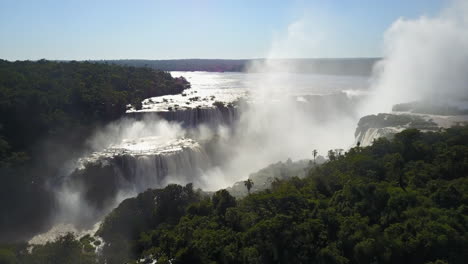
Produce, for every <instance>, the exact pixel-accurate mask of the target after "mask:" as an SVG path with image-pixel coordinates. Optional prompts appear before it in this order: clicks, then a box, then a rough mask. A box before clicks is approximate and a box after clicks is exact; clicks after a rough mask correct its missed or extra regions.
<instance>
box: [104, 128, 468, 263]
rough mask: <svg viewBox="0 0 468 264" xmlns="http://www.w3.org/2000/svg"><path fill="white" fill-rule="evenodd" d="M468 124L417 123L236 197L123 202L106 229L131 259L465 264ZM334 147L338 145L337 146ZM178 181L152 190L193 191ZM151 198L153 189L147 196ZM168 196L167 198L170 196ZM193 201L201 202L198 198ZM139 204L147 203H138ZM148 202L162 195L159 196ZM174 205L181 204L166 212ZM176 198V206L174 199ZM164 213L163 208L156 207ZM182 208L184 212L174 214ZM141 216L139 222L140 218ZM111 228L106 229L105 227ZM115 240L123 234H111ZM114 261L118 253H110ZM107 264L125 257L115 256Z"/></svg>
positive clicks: (221, 193) (222, 194)
mask: <svg viewBox="0 0 468 264" xmlns="http://www.w3.org/2000/svg"><path fill="white" fill-rule="evenodd" d="M467 133H468V127H455V128H451V129H448V130H447V131H446V132H443V133H420V132H419V131H416V130H408V131H404V132H403V133H400V134H398V135H397V136H395V139H394V140H393V141H389V140H387V139H381V140H377V141H376V142H375V144H374V145H373V146H370V147H366V148H361V147H357V148H354V149H351V150H350V151H349V152H348V153H345V154H343V155H335V158H334V160H333V161H329V162H327V163H325V164H323V165H321V166H318V167H312V168H311V170H310V171H309V176H308V177H306V178H304V179H300V178H297V177H292V178H291V179H288V180H276V181H274V182H273V183H272V188H271V189H270V190H265V191H263V192H257V193H253V194H251V195H249V196H247V197H245V198H243V199H240V200H237V201H236V200H235V199H234V198H233V197H232V196H230V195H229V193H228V192H226V191H225V190H221V191H218V192H216V193H215V194H213V195H212V197H211V199H210V198H207V197H204V196H202V195H198V196H194V198H193V199H183V200H180V199H177V198H176V197H189V196H184V195H176V196H174V195H169V196H168V197H172V198H171V199H165V200H157V201H158V202H157V203H154V202H152V203H148V204H146V205H145V206H141V205H137V204H139V203H141V199H142V197H141V195H140V196H139V197H138V198H136V199H130V200H127V201H125V202H124V203H122V204H121V205H120V206H119V208H117V209H116V210H115V211H114V212H113V213H112V214H111V215H110V216H109V217H108V218H107V219H106V221H105V222H104V224H103V226H102V227H101V230H108V228H109V226H115V225H114V224H110V222H122V221H124V222H125V221H126V220H125V219H126V217H125V216H122V215H121V210H122V207H128V205H129V204H130V203H135V204H134V205H133V206H131V210H130V211H131V212H132V213H131V214H129V216H128V217H130V215H131V216H132V218H133V220H132V221H141V219H142V217H141V216H140V215H139V214H142V213H145V212H148V213H149V212H151V213H152V215H153V217H156V218H157V219H159V220H156V218H154V219H153V220H151V221H148V222H147V224H146V225H144V226H139V227H138V224H137V225H135V224H133V223H131V222H130V223H129V222H125V223H126V224H125V227H127V228H129V227H130V228H136V227H138V228H136V230H135V231H132V232H125V231H123V230H125V229H122V230H121V229H119V228H112V231H111V233H112V235H113V236H116V237H118V236H120V239H122V238H123V239H125V240H126V241H129V242H128V243H129V245H131V248H127V250H131V251H132V256H131V257H132V258H134V259H137V258H138V259H140V258H144V259H147V260H148V261H150V260H151V259H157V260H158V261H161V262H162V263H167V262H168V261H170V262H171V263H421V264H424V263H464V262H465V260H466V259H467V258H468V255H467V251H466V248H467V246H468V232H467V231H468V224H467V223H468V206H467V203H468V178H467V176H468V167H467V163H468V149H467V147H466V146H467V145H468V144H467V143H468V137H465V136H462V135H467ZM334 154H336V153H335V151H334ZM182 189H183V187H180V186H179V187H175V186H169V187H168V188H166V189H163V190H157V191H149V193H153V195H155V193H161V194H160V195H162V193H165V195H167V194H169V193H172V192H173V191H174V190H179V191H177V192H176V193H184V192H183V191H182ZM143 195H144V194H143ZM165 195H162V196H165ZM189 200H192V201H191V202H189ZM139 201H140V202H139ZM149 201H154V199H150V200H149ZM161 203H168V204H169V207H170V208H172V210H167V211H166V210H160V208H161V206H163V205H161ZM174 203H175V204H174ZM156 212H158V213H156ZM173 214H175V215H173ZM138 219H140V220H138ZM101 232H103V231H101ZM105 239H106V241H107V242H110V243H111V244H112V243H115V242H117V241H116V240H115V239H110V240H108V238H105ZM105 257H106V258H108V260H109V259H112V255H108V254H107V253H106V254H105ZM108 263H118V261H115V262H108Z"/></svg>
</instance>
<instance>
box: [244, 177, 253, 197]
mask: <svg viewBox="0 0 468 264" xmlns="http://www.w3.org/2000/svg"><path fill="white" fill-rule="evenodd" d="M244 185H245V187H246V188H247V192H248V193H249V194H250V189H252V186H253V185H254V183H253V181H252V180H251V179H248V180H246V181H244Z"/></svg>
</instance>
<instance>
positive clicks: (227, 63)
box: [95, 58, 379, 76]
mask: <svg viewBox="0 0 468 264" xmlns="http://www.w3.org/2000/svg"><path fill="white" fill-rule="evenodd" d="M378 60H379V58H350V59H268V67H251V66H255V65H262V64H264V63H265V62H266V61H267V59H250V60H223V59H182V60H104V61H95V62H98V63H106V64H116V65H125V66H133V67H147V68H152V69H158V70H163V71H208V72H245V71H254V72H261V71H264V70H269V71H280V72H282V71H285V70H287V71H289V72H300V73H314V74H330V75H364V76H369V75H371V74H372V69H373V67H374V64H375V63H376V62H377V61H378Z"/></svg>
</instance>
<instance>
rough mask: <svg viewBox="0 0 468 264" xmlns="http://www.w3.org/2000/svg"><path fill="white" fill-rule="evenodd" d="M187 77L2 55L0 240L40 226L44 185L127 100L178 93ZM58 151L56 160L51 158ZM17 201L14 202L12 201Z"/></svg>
mask: <svg viewBox="0 0 468 264" xmlns="http://www.w3.org/2000/svg"><path fill="white" fill-rule="evenodd" d="M188 87H190V84H189V83H188V82H187V81H186V80H185V79H184V78H182V77H181V78H173V77H172V76H171V75H170V73H168V72H164V71H159V70H153V69H149V68H135V67H124V66H118V65H106V64H98V63H91V62H75V61H71V62H54V61H46V60H39V61H16V62H9V61H5V60H0V175H1V184H0V210H1V211H2V212H8V213H4V214H2V216H1V217H0V234H1V235H0V242H3V240H5V239H6V240H8V239H10V238H13V237H15V238H18V237H21V233H23V232H24V233H25V234H29V233H31V232H37V229H38V228H39V227H41V226H42V225H43V224H44V223H45V222H47V221H48V220H47V217H48V216H49V214H50V212H51V210H53V206H54V205H53V197H52V194H51V193H50V191H48V190H46V189H45V187H44V183H45V182H46V181H47V180H51V179H52V178H53V177H55V176H56V174H57V171H58V170H59V169H60V167H61V166H63V163H64V162H65V161H66V160H67V159H69V158H71V157H72V155H73V154H74V153H75V152H76V153H79V152H80V151H79V150H80V148H81V147H83V145H84V142H85V139H86V138H88V136H89V135H90V134H91V133H92V132H93V131H94V129H96V127H98V126H102V125H105V124H107V123H109V122H110V121H113V120H116V119H118V118H120V117H122V116H123V115H124V114H125V112H126V110H127V108H128V104H131V105H133V107H134V108H137V109H138V108H141V101H142V100H143V99H145V98H148V97H153V96H160V95H168V94H177V93H181V92H182V91H183V90H184V89H186V88H188ZM51 157H53V159H54V160H49V159H50V158H51ZM12 201H14V202H12Z"/></svg>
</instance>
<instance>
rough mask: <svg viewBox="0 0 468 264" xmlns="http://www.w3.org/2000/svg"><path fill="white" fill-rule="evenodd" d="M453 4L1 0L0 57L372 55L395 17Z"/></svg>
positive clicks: (440, 0)
mask: <svg viewBox="0 0 468 264" xmlns="http://www.w3.org/2000/svg"><path fill="white" fill-rule="evenodd" d="M447 1H448V0H361V1H358V0H315V1H313V0H310V1H286V0H278V1H276V0H265V1H263V0H232V1H220V0H185V1H182V0H141V1H139V0H134V1H130V0H127V1H124V0H112V1H104V0H74V1H73V0H69V1H67V0H41V1H40V0H30V1H25V0H0V58H2V59H8V60H23V59H32V60H35V59H40V58H46V59H76V60H84V59H125V58H132V59H178V58H231V59H238V58H258V57H265V56H267V55H268V54H269V51H270V50H271V47H272V46H273V47H275V48H276V49H277V50H284V49H288V47H289V50H291V49H295V47H296V46H295V45H297V46H298V48H297V49H298V50H300V51H298V52H289V53H288V52H277V54H278V56H281V57H375V56H380V55H381V42H382V36H383V33H384V32H385V30H386V29H387V28H388V27H389V26H390V25H391V24H392V22H393V21H395V20H396V19H398V18H400V17H404V18H417V17H420V16H422V15H427V16H431V15H434V14H436V13H438V11H439V10H440V9H441V8H442V7H443V5H444V4H445V3H446V2H447ZM298 25H300V27H298ZM298 28H299V29H298ZM297 30H299V31H300V32H299V33H298V32H296V31H297ZM291 31H292V33H294V34H295V35H297V34H299V35H300V36H301V37H300V38H298V39H293V40H292V41H286V42H284V41H283V38H286V36H288V34H289V35H290V34H291ZM288 32H289V33H288ZM298 42H300V43H298ZM285 46H287V47H285ZM309 46H310V49H309V48H308V47H309Z"/></svg>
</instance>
